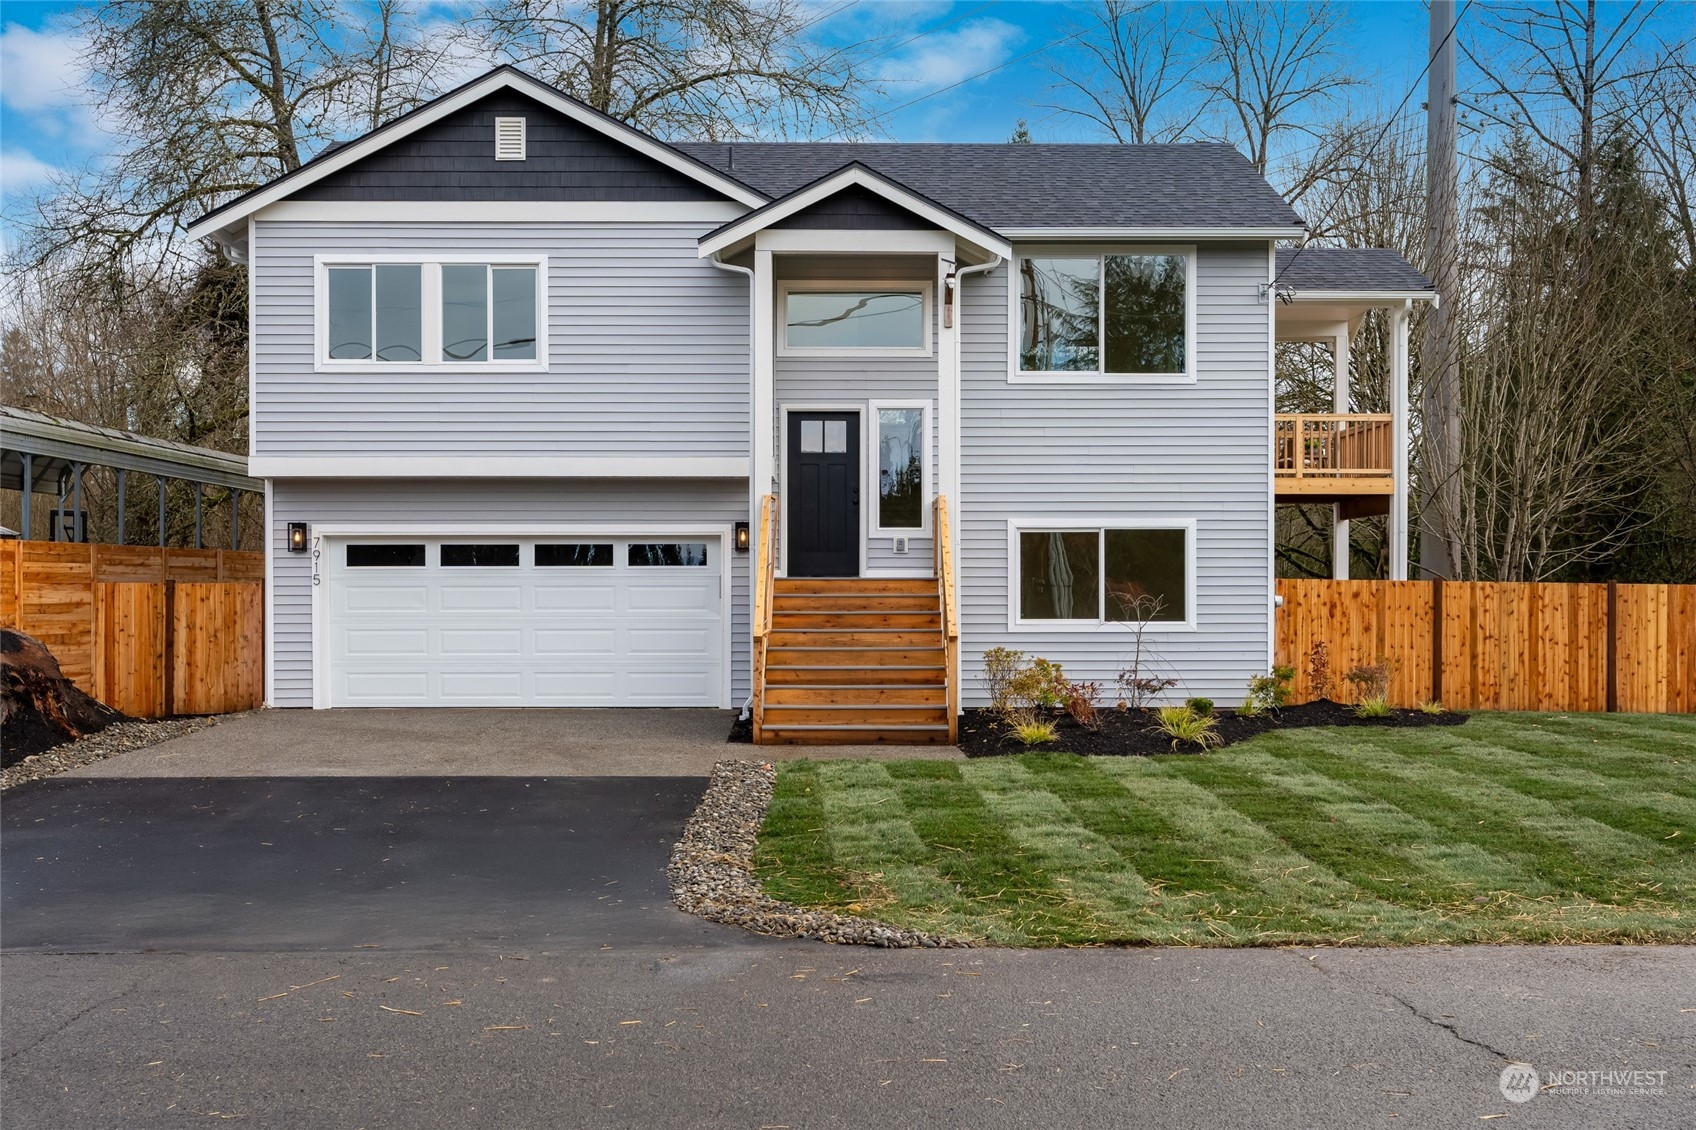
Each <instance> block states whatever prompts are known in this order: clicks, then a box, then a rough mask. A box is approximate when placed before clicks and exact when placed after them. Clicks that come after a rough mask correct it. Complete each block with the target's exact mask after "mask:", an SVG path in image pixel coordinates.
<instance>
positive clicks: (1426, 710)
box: [1419, 699, 1448, 714]
mask: <svg viewBox="0 0 1696 1130" xmlns="http://www.w3.org/2000/svg"><path fill="white" fill-rule="evenodd" d="M1419 712H1420V713H1421V714H1447V713H1448V711H1447V710H1445V709H1443V704H1442V703H1440V702H1438V701H1437V700H1436V699H1432V700H1431V701H1429V702H1422V703H1420V704H1419Z"/></svg>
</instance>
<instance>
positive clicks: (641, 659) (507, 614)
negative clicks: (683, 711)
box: [327, 535, 727, 706]
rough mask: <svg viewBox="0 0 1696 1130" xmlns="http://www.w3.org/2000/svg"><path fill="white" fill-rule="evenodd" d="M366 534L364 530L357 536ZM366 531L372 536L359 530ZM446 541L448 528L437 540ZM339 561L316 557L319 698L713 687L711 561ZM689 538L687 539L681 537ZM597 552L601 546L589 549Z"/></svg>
mask: <svg viewBox="0 0 1696 1130" xmlns="http://www.w3.org/2000/svg"><path fill="white" fill-rule="evenodd" d="M361 540H366V539H361ZM372 540H376V539H372ZM449 540H454V539H449ZM509 540H511V541H518V542H520V554H519V561H520V564H519V565H518V566H517V567H511V566H506V565H503V566H501V567H499V568H496V567H489V566H472V567H451V566H442V565H441V564H440V562H441V550H440V546H441V544H442V543H441V542H440V541H433V542H431V543H430V544H429V545H427V546H426V547H425V548H426V552H425V554H424V557H423V562H424V563H423V564H422V565H419V566H416V567H409V568H404V569H402V568H388V569H375V568H369V567H367V568H348V567H344V566H343V564H342V560H341V558H342V555H341V554H339V553H331V554H328V555H327V559H328V561H329V562H330V568H329V576H328V577H327V581H328V583H329V586H330V591H329V593H328V594H327V596H328V601H327V603H328V606H329V610H330V624H329V631H330V649H329V650H330V652H331V655H330V672H331V675H330V698H331V705H333V706H412V705H419V706H424V705H443V706H451V705H466V706H526V705H534V706H618V705H640V706H717V705H719V704H720V703H721V700H722V697H723V694H724V681H723V680H724V673H725V667H724V664H725V656H724V654H723V652H724V646H725V642H726V638H725V632H726V630H727V628H726V622H725V621H726V612H725V609H724V601H723V597H722V596H721V588H722V580H721V577H720V575H719V570H720V568H721V567H722V562H721V561H719V560H718V559H717V557H718V555H717V554H711V555H710V557H711V565H710V566H709V567H697V566H650V567H645V568H637V567H632V566H629V565H628V552H627V550H628V546H629V545H630V544H631V541H632V539H629V538H618V537H616V535H615V536H612V537H607V538H604V539H601V540H604V541H609V542H612V543H613V554H612V562H613V564H612V565H611V566H605V565H602V564H600V563H597V564H596V565H595V566H593V567H582V566H574V567H562V566H553V567H548V566H542V565H536V564H535V562H536V556H535V550H534V548H533V545H534V543H535V541H537V540H543V541H547V540H558V539H523V538H513V539H509ZM694 540H699V539H694ZM604 556H605V554H604V552H603V554H602V557H603V558H604Z"/></svg>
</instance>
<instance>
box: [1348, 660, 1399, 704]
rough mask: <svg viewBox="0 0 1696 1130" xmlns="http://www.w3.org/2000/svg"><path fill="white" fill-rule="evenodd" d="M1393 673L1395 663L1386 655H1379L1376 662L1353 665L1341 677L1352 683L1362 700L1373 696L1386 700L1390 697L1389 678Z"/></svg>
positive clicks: (1394, 671)
mask: <svg viewBox="0 0 1696 1130" xmlns="http://www.w3.org/2000/svg"><path fill="white" fill-rule="evenodd" d="M1395 673H1396V667H1395V664H1394V663H1391V662H1390V659H1389V657H1388V656H1384V655H1380V656H1379V657H1378V661H1377V662H1376V663H1362V664H1361V665H1360V666H1358V667H1353V668H1351V669H1350V670H1349V671H1348V672H1347V673H1346V674H1345V675H1344V676H1343V678H1345V679H1347V680H1348V681H1349V682H1351V683H1353V684H1354V686H1355V688H1356V689H1357V691H1358V692H1359V695H1360V700H1361V701H1362V702H1365V701H1366V700H1368V699H1374V698H1381V699H1384V700H1385V701H1386V702H1387V701H1389V698H1390V679H1391V677H1392V676H1393V675H1395Z"/></svg>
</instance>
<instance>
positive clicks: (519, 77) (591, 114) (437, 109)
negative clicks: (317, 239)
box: [187, 68, 766, 239]
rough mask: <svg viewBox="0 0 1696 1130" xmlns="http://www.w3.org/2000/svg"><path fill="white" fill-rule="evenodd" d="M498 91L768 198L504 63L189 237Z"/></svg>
mask: <svg viewBox="0 0 1696 1130" xmlns="http://www.w3.org/2000/svg"><path fill="white" fill-rule="evenodd" d="M497 90H516V91H518V92H519V93H521V94H525V95H528V96H529V97H531V98H533V99H535V100H536V101H537V102H539V103H541V104H542V105H543V106H546V107H548V108H549V109H552V110H556V111H558V112H559V113H561V114H564V115H565V116H566V117H568V118H570V119H572V120H573V121H575V122H577V123H578V124H580V125H585V126H588V127H589V128H590V129H592V130H595V131H597V132H599V133H601V134H604V135H605V136H607V137H610V138H612V139H613V140H614V141H618V142H621V143H622V144H624V145H627V146H629V147H630V148H631V149H634V150H635V151H636V152H638V153H641V154H642V155H643V156H645V157H650V158H652V159H653V160H656V161H658V162H659V163H660V164H662V165H664V166H666V167H667V168H669V169H671V170H673V171H674V172H678V173H682V174H683V175H684V176H686V177H689V178H691V179H693V180H696V181H699V182H701V183H702V184H705V185H707V186H708V187H710V188H712V189H714V190H716V191H718V192H722V193H723V194H724V195H726V196H728V197H730V198H731V199H732V200H737V201H740V202H741V203H743V204H746V205H747V206H748V207H750V208H757V207H760V206H761V205H763V204H765V203H766V198H765V197H764V196H763V195H761V194H760V193H757V192H755V191H754V190H753V189H751V188H749V187H747V186H746V185H743V184H741V183H739V182H737V181H734V180H731V179H730V178H729V177H726V176H723V175H722V174H720V173H717V172H715V171H714V170H712V169H711V168H708V167H707V166H706V165H703V164H701V163H699V162H697V161H694V160H691V159H690V158H688V157H686V156H684V155H683V154H681V153H679V152H678V151H677V150H675V149H673V148H671V146H669V145H666V144H664V143H662V142H660V141H658V140H656V139H654V138H652V137H649V136H648V135H647V134H645V133H642V132H641V131H640V130H636V129H632V128H631V127H629V126H627V125H625V124H624V123H622V122H618V121H615V120H613V119H612V118H608V117H606V116H605V115H603V114H598V113H596V112H595V111H593V110H591V109H589V108H588V107H587V106H584V105H583V104H581V103H579V102H577V101H575V100H574V99H570V98H567V97H565V96H564V95H562V94H561V93H560V92H559V91H557V90H555V89H554V88H553V87H551V86H548V85H547V84H546V83H542V82H538V81H537V80H535V79H533V78H531V77H530V76H529V75H525V74H521V73H519V72H517V71H513V70H510V69H506V68H502V69H501V70H497V71H493V72H491V73H489V74H487V75H485V76H483V77H482V78H481V79H478V80H476V81H474V82H472V83H470V84H469V85H467V86H464V87H461V88H460V89H459V90H458V91H457V92H455V93H453V94H449V95H446V96H445V97H442V98H438V99H437V100H436V101H434V102H431V103H429V104H428V105H426V106H424V107H422V108H420V109H418V110H416V111H414V112H413V113H411V114H409V115H407V116H406V117H404V118H401V119H397V120H396V121H394V122H391V123H390V124H388V125H386V126H382V127H380V128H378V129H376V130H373V131H372V132H371V133H368V134H366V135H365V136H364V137H362V138H360V139H358V140H357V141H353V142H350V143H349V144H348V145H346V146H343V147H342V148H341V149H338V150H336V151H335V152H334V153H331V154H329V155H327V156H325V157H321V158H319V159H318V160H315V161H313V162H311V164H310V165H308V166H307V168H306V171H305V172H303V174H302V175H300V176H292V177H285V178H282V179H279V180H276V181H273V182H272V183H271V184H269V185H267V186H266V187H264V188H261V189H259V190H258V191H256V192H254V193H253V194H252V195H250V196H249V197H247V198H246V199H245V200H243V201H242V202H241V203H239V204H237V205H236V206H235V207H232V208H230V209H229V210H227V211H223V212H219V213H218V214H217V215H214V216H208V217H206V218H204V219H201V220H198V221H196V222H195V223H193V224H190V225H189V228H188V233H187V234H188V238H189V239H202V238H204V237H206V236H209V235H211V234H213V233H214V232H217V231H222V230H225V229H228V228H233V227H234V226H235V225H236V223H237V222H239V221H241V220H244V219H246V218H247V217H248V216H249V215H250V214H252V213H254V212H257V211H258V210H259V209H261V208H263V207H265V206H266V205H267V204H273V203H275V202H276V201H278V200H281V199H283V198H284V197H287V196H289V195H291V194H292V193H294V192H297V191H299V190H300V189H302V188H305V187H306V186H307V185H309V184H313V183H314V182H316V181H318V180H320V179H321V178H323V177H325V176H328V175H329V174H330V173H333V172H336V171H337V170H339V169H345V168H347V167H348V166H349V165H351V164H353V163H354V162H355V161H359V160H361V159H363V158H365V157H367V156H369V155H370V154H372V153H375V152H377V151H378V150H380V149H383V148H386V147H387V146H389V145H391V144H393V143H394V142H396V141H399V140H400V139H401V138H403V137H407V136H410V135H411V134H414V133H416V132H418V131H419V130H421V129H423V128H424V127H425V126H428V125H432V124H434V123H435V122H438V121H440V120H441V119H443V118H445V117H447V116H448V115H449V114H452V113H454V112H456V111H458V110H462V109H464V108H465V107H467V106H470V105H471V104H472V103H474V102H478V101H480V100H481V99H484V98H486V97H488V96H489V95H490V94H493V93H494V92H495V91H497Z"/></svg>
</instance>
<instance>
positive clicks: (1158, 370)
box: [1014, 248, 1195, 379]
mask: <svg viewBox="0 0 1696 1130" xmlns="http://www.w3.org/2000/svg"><path fill="white" fill-rule="evenodd" d="M1194 264H1195V253H1194V251H1193V249H1190V248H1158V249H1147V250H1135V251H1130V250H1127V251H1123V252H1110V253H1107V254H1100V255H1082V254H1079V253H1077V252H1070V251H1056V252H1055V253H1053V254H1029V255H1021V256H1020V257H1019V259H1018V289H1017V298H1016V301H1017V306H1018V309H1017V325H1018V332H1019V336H1018V339H1017V341H1016V343H1015V345H1014V353H1015V358H1014V359H1015V361H1016V368H1015V370H1014V371H1015V372H1016V373H1017V374H1018V375H1019V376H1037V377H1053V378H1071V379H1078V378H1084V379H1102V378H1114V379H1116V378H1126V377H1164V378H1176V379H1189V378H1191V377H1193V376H1194V348H1193V342H1194V339H1195V279H1194Z"/></svg>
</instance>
